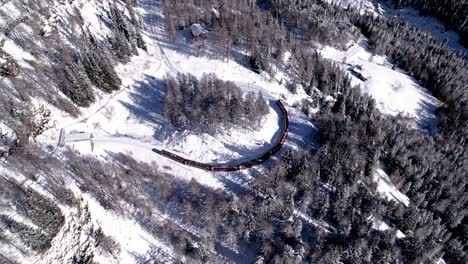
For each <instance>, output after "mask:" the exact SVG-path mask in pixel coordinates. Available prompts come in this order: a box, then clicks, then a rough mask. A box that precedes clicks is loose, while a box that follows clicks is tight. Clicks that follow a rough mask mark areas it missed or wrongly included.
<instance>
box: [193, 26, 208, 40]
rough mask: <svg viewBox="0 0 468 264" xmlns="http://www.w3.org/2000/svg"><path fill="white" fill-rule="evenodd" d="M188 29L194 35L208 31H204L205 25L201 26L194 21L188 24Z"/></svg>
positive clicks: (197, 35)
mask: <svg viewBox="0 0 468 264" xmlns="http://www.w3.org/2000/svg"><path fill="white" fill-rule="evenodd" d="M190 31H192V35H194V36H195V37H199V36H201V35H203V34H206V33H207V32H208V31H206V29H205V27H204V26H202V25H201V24H198V23H195V24H192V25H191V26H190Z"/></svg>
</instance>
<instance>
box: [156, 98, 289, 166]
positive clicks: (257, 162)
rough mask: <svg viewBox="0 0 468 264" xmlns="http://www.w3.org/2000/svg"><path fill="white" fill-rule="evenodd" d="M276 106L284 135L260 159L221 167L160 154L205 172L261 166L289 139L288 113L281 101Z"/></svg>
mask: <svg viewBox="0 0 468 264" xmlns="http://www.w3.org/2000/svg"><path fill="white" fill-rule="evenodd" d="M276 105H277V106H278V108H279V109H280V111H281V113H282V114H283V127H284V130H283V133H282V134H281V137H280V140H279V142H278V143H277V144H276V145H275V146H274V147H273V148H272V149H271V150H269V151H268V152H266V153H265V154H263V155H262V156H261V157H259V158H256V159H253V160H249V161H246V162H243V163H241V164H238V165H221V164H219V165H216V164H215V165H212V164H206V163H201V162H198V161H193V160H189V159H186V158H183V157H181V156H179V155H176V154H174V153H172V152H169V151H167V150H161V152H160V154H161V155H162V156H164V157H166V158H169V159H171V160H174V161H176V162H179V163H181V164H184V165H187V166H191V167H194V168H198V169H201V170H205V171H215V172H232V171H240V170H244V169H249V168H252V167H254V166H257V165H260V164H262V163H263V162H265V161H267V160H268V159H269V158H270V157H271V156H273V155H275V154H276V153H278V151H279V150H280V149H281V147H283V145H284V144H285V143H286V140H287V138H288V134H289V117H288V112H287V111H286V109H285V108H284V105H283V103H282V102H281V100H277V101H276Z"/></svg>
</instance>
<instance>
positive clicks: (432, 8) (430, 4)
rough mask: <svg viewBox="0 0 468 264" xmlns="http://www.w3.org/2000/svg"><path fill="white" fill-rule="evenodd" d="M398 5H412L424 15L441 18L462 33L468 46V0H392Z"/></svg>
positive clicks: (461, 37)
mask: <svg viewBox="0 0 468 264" xmlns="http://www.w3.org/2000/svg"><path fill="white" fill-rule="evenodd" d="M392 1H393V3H394V4H395V6H396V7H402V6H412V7H415V8H417V9H418V10H419V11H420V12H421V14H422V15H429V16H435V17H437V18H439V19H441V20H442V21H443V22H444V23H445V25H446V27H447V28H448V29H452V30H455V31H457V32H458V33H459V34H460V42H461V43H462V44H464V45H465V46H467V47H468V1H466V0H445V1H441V0H392Z"/></svg>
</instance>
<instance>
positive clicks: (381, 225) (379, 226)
mask: <svg viewBox="0 0 468 264" xmlns="http://www.w3.org/2000/svg"><path fill="white" fill-rule="evenodd" d="M372 228H373V229H375V230H379V231H386V230H389V229H390V226H389V225H388V224H387V223H385V222H384V221H382V220H380V219H377V218H375V217H372ZM396 237H397V238H405V237H406V235H405V234H403V232H401V231H400V230H397V231H396Z"/></svg>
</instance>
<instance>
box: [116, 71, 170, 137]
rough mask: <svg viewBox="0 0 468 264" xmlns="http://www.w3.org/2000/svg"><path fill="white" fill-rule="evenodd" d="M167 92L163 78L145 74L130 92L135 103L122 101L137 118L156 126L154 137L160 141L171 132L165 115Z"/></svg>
mask: <svg viewBox="0 0 468 264" xmlns="http://www.w3.org/2000/svg"><path fill="white" fill-rule="evenodd" d="M165 93H166V85H165V84H164V81H163V80H161V79H157V78H154V77H152V76H148V75H145V78H144V79H143V80H141V81H138V82H137V83H136V84H135V86H134V88H133V91H132V92H131V94H130V99H132V101H133V103H128V102H123V101H120V103H121V104H122V105H124V106H125V107H126V108H127V109H128V110H129V111H130V113H131V114H132V115H133V116H134V117H135V118H137V119H139V120H140V121H141V122H144V123H146V124H148V125H149V126H151V127H152V128H154V130H155V132H154V137H155V138H156V139H157V140H160V141H162V140H164V139H165V138H167V136H168V135H169V134H170V133H168V131H169V130H168V129H167V123H166V121H165V119H164V115H163V104H164V95H165Z"/></svg>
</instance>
